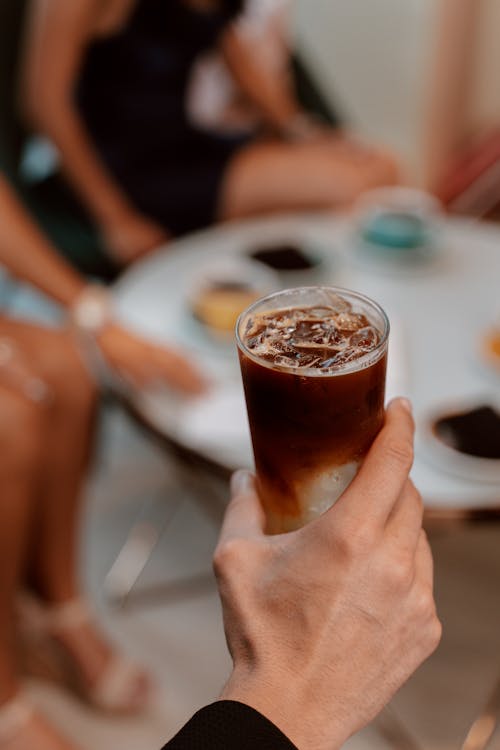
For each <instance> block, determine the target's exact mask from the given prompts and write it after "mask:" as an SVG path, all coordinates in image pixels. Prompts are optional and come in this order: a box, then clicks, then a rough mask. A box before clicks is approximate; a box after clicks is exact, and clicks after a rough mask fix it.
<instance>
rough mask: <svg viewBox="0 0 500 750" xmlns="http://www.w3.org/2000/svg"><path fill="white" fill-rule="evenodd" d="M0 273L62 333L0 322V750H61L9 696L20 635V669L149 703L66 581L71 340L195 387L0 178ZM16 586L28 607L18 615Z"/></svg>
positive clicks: (74, 451)
mask: <svg viewBox="0 0 500 750" xmlns="http://www.w3.org/2000/svg"><path fill="white" fill-rule="evenodd" d="M0 264H1V265H3V266H5V267H6V268H7V269H8V270H9V271H10V272H11V273H12V274H13V275H15V276H17V277H18V278H19V279H22V280H23V281H27V282H29V283H32V284H34V285H35V286H37V287H38V288H39V289H41V290H42V291H44V292H46V293H47V294H49V295H50V296H51V297H52V298H53V299H55V300H57V301H58V302H59V303H61V304H62V305H63V306H64V307H65V308H66V309H67V311H68V316H69V319H70V321H71V323H72V325H71V326H70V327H68V328H67V329H49V328H43V327H41V326H36V325H33V324H30V323H26V322H21V321H16V320H12V319H9V318H8V317H7V316H6V315H2V316H0V749H1V750H33V749H34V748H36V750H72V749H73V748H74V746H73V745H72V744H70V743H68V742H67V741H66V740H65V739H64V738H63V737H61V736H60V735H59V734H58V732H57V731H56V730H55V729H54V728H52V727H50V726H49V724H48V723H47V722H46V721H45V720H44V719H43V717H41V716H40V715H39V714H38V713H37V712H35V711H34V710H33V709H32V708H31V707H30V706H29V704H28V703H27V702H26V700H25V699H24V698H23V697H22V696H21V695H20V692H19V691H20V687H19V682H18V674H19V669H18V666H19V665H18V663H17V652H18V648H17V646H18V641H19V632H20V631H22V633H23V639H22V640H24V641H25V642H26V643H27V644H28V646H29V647H28V649H27V651H26V650H25V653H27V654H28V656H30V657H35V659H34V660H33V658H30V659H29V662H30V666H35V667H36V669H37V670H39V668H40V666H43V667H44V670H46V669H47V667H50V669H51V670H53V669H54V667H55V666H56V667H57V672H58V674H59V676H60V677H62V678H64V680H65V682H66V685H67V686H71V687H73V688H75V689H76V690H77V691H78V693H79V694H80V696H82V697H84V698H85V699H86V700H87V701H88V702H89V703H91V704H92V705H94V706H95V707H97V708H101V709H103V710H108V711H113V712H119V713H125V714H129V713H135V712H137V711H139V710H141V709H142V708H143V707H144V706H145V704H146V702H147V700H148V698H149V696H150V683H149V678H148V676H147V675H146V674H145V672H144V671H143V670H142V669H140V668H139V667H137V666H135V665H133V664H131V663H130V662H129V661H128V660H127V659H125V658H124V657H123V656H122V655H121V654H118V653H117V652H116V650H115V648H114V646H113V645H112V644H111V643H110V642H109V641H108V640H107V639H106V638H105V636H104V635H103V634H102V632H101V631H100V629H99V626H98V625H97V623H96V620H95V617H94V616H93V614H92V613H91V611H90V609H89V607H88V605H87V603H86V602H85V599H84V597H82V593H81V586H80V581H79V578H78V573H77V570H78V566H77V540H78V509H79V499H80V495H81V490H82V483H83V480H84V478H85V474H86V469H87V466H88V462H89V457H90V454H91V448H92V439H93V433H94V430H93V427H94V416H95V411H96V400H97V389H96V385H95V383H94V381H93V379H92V377H91V375H90V374H89V371H88V369H87V367H86V366H85V364H84V362H83V359H82V357H81V355H80V351H79V346H78V342H79V339H80V338H85V339H86V340H87V342H88V343H91V345H92V346H93V347H96V350H98V351H99V352H100V356H101V357H102V359H103V361H104V362H105V363H106V364H107V365H108V366H109V367H110V368H111V370H112V371H113V372H115V371H119V372H120V373H121V375H122V377H125V378H127V379H129V380H132V381H134V382H135V383H137V384H141V383H142V384H144V383H147V382H148V381H150V380H152V381H158V380H164V381H166V382H169V383H170V384H171V385H172V386H174V387H176V388H178V389H179V390H183V391H184V392H186V393H197V392H198V391H199V390H200V388H201V387H202V383H201V379H200V378H199V376H198V374H197V372H196V371H195V369H194V368H193V367H192V365H190V363H189V362H187V361H186V360H185V359H184V358H183V357H182V356H181V355H180V354H178V353H176V352H174V351H170V350H167V349H163V348H161V347H157V346H155V345H153V344H150V343H148V342H146V341H143V340H141V339H140V338H138V337H136V336H134V335H132V334H130V333H129V332H127V331H126V330H125V329H123V328H122V327H121V326H119V325H117V324H115V323H114V322H113V320H112V315H111V310H110V307H109V302H108V301H107V299H106V297H105V293H104V292H103V291H102V290H99V289H97V288H94V287H92V286H89V285H87V284H86V282H85V281H83V280H82V279H81V278H80V277H79V276H78V274H77V273H76V272H74V271H73V270H72V269H70V268H69V267H68V266H66V264H65V263H64V261H62V260H61V258H60V257H59V256H58V255H57V253H56V251H55V249H53V248H52V247H51V246H50V245H49V244H48V243H47V241H46V240H45V239H44V237H43V236H42V235H41V234H40V233H39V232H38V230H37V229H36V228H35V227H34V225H33V224H32V223H31V222H30V220H29V219H28V218H27V217H26V215H25V213H24V211H23V210H22V209H21V208H20V205H19V204H18V202H17V200H16V199H15V198H14V196H13V195H12V192H11V191H10V189H9V187H8V186H7V184H6V183H5V182H4V181H3V180H2V178H1V176H0ZM21 588H22V589H23V591H29V592H30V599H29V600H27V601H26V600H24V603H22V606H21V607H18V605H19V595H20V591H21ZM35 597H36V598H35ZM16 610H17V611H18V615H19V623H17V622H16V617H15V612H16ZM33 646H36V648H33Z"/></svg>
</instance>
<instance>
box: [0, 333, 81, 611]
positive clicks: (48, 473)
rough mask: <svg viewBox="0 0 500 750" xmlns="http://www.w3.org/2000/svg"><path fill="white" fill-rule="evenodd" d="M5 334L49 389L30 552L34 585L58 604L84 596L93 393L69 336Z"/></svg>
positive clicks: (47, 597) (46, 597) (62, 334)
mask: <svg viewBox="0 0 500 750" xmlns="http://www.w3.org/2000/svg"><path fill="white" fill-rule="evenodd" d="M1 334H3V335H5V336H7V337H9V336H10V337H12V338H13V339H14V340H15V341H16V342H17V345H18V347H19V348H20V349H21V350H22V354H23V356H24V358H25V360H26V361H27V362H28V363H29V364H30V365H31V367H32V369H33V370H35V371H36V372H37V373H38V374H39V376H40V377H41V378H42V379H43V380H44V382H45V383H47V385H48V387H49V388H50V393H51V396H50V403H49V405H48V406H47V407H46V409H47V410H48V419H47V430H46V434H45V437H44V444H43V462H42V463H43V466H42V478H41V482H40V483H39V502H38V507H37V518H36V534H34V535H33V539H32V544H31V545H30V547H31V550H32V555H31V574H32V577H33V582H34V583H35V585H36V588H37V590H38V592H39V593H40V594H41V595H42V596H43V597H44V598H45V599H46V600H48V601H50V602H52V603H55V604H56V603H58V602H63V601H67V600H68V599H71V598H74V597H75V596H76V595H77V594H78V591H79V584H78V577H77V544H78V538H77V537H78V533H77V528H78V511H79V500H80V494H81V489H82V483H83V479H84V476H85V470H86V465H87V462H88V457H89V454H90V448H91V442H92V435H93V426H94V414H95V408H94V407H95V392H94V387H93V385H92V383H91V379H90V376H89V375H88V373H87V371H86V369H85V367H84V365H83V362H82V360H81V358H80V355H79V354H78V352H77V350H76V348H75V346H74V344H73V342H72V341H71V339H70V337H69V336H68V335H67V334H65V333H62V332H60V331H54V330H51V329H46V328H41V327H35V326H31V325H28V324H25V323H21V322H18V321H12V320H8V321H6V320H1V321H0V335H1Z"/></svg>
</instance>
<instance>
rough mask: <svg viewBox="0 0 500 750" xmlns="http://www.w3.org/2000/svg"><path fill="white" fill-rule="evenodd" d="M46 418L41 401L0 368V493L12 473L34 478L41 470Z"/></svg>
mask: <svg viewBox="0 0 500 750" xmlns="http://www.w3.org/2000/svg"><path fill="white" fill-rule="evenodd" d="M47 418H48V413H47V410H46V408H45V406H44V404H43V403H40V402H38V401H34V400H33V399H32V398H30V396H29V395H26V393H25V392H24V390H23V386H22V383H21V384H20V383H19V382H18V380H17V379H11V378H10V377H9V376H8V374H7V375H6V373H5V370H4V369H3V368H2V367H0V495H2V494H3V492H6V491H8V489H9V486H8V482H9V481H11V480H12V479H13V478H14V477H15V476H21V475H25V476H26V478H28V477H32V478H33V481H35V477H36V475H37V472H38V471H39V470H40V469H41V461H42V455H43V445H44V439H45V428H46V425H47ZM4 483H6V484H4Z"/></svg>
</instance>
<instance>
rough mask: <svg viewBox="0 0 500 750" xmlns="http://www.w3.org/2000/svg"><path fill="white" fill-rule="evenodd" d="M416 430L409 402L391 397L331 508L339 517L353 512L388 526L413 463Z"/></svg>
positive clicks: (354, 514)
mask: <svg viewBox="0 0 500 750" xmlns="http://www.w3.org/2000/svg"><path fill="white" fill-rule="evenodd" d="M414 431H415V425H414V422H413V417H412V414H411V406H410V403H409V402H408V401H406V399H396V400H395V401H392V402H391V403H390V404H389V406H388V407H387V411H386V417H385V424H384V426H383V427H382V429H381V431H380V432H379V434H378V435H377V437H376V438H375V441H374V443H373V445H372V447H371V448H370V450H369V451H368V454H367V456H366V458H365V460H364V462H363V465H362V466H361V468H360V470H359V472H358V474H357V475H356V477H355V478H354V479H353V481H352V482H351V484H350V485H349V487H348V488H347V489H346V491H345V492H344V493H343V495H341V497H340V498H339V500H338V501H337V503H336V504H335V505H334V506H333V508H332V509H331V511H329V513H331V514H332V516H334V517H335V519H336V520H338V519H339V517H340V515H343V516H352V517H354V518H356V519H358V520H359V522H360V523H365V522H366V521H372V522H374V523H376V524H377V526H381V527H383V526H385V523H386V522H387V519H388V518H389V516H390V514H391V512H392V510H393V508H394V506H395V504H396V502H397V500H398V498H399V496H400V494H401V491H402V489H403V487H404V485H405V482H406V481H407V479H408V475H409V473H410V469H411V467H412V463H413V435H414Z"/></svg>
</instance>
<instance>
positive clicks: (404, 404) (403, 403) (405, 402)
mask: <svg viewBox="0 0 500 750" xmlns="http://www.w3.org/2000/svg"><path fill="white" fill-rule="evenodd" d="M394 403H397V404H399V406H400V407H401V408H402V409H405V410H406V411H407V412H408V414H413V406H412V403H411V401H410V400H409V399H407V398H396V399H394Z"/></svg>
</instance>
